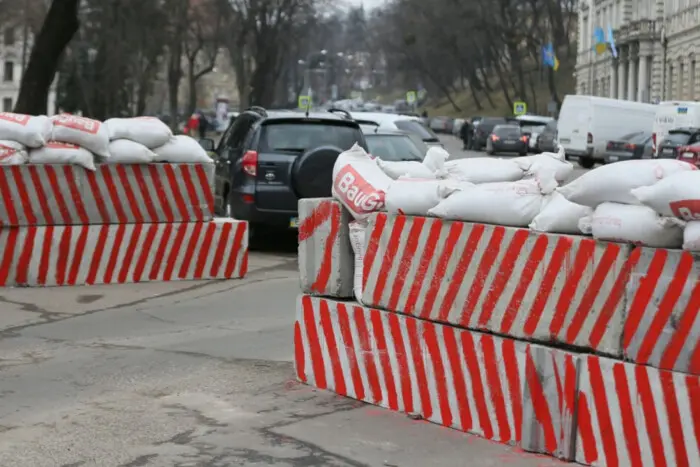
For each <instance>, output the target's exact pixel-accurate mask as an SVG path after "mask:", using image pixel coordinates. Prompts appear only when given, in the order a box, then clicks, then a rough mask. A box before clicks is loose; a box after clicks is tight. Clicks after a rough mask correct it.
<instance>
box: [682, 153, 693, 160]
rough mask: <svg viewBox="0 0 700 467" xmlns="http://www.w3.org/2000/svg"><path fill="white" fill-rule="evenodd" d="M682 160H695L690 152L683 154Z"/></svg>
mask: <svg viewBox="0 0 700 467" xmlns="http://www.w3.org/2000/svg"><path fill="white" fill-rule="evenodd" d="M683 159H695V154H693V153H692V152H684V153H683Z"/></svg>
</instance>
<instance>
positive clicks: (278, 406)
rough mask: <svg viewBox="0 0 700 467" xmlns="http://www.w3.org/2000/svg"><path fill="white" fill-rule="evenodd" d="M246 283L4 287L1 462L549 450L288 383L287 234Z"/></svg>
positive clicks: (291, 270)
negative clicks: (509, 442)
mask: <svg viewBox="0 0 700 467" xmlns="http://www.w3.org/2000/svg"><path fill="white" fill-rule="evenodd" d="M259 246H261V247H262V251H256V252H254V253H251V257H250V262H249V265H250V273H249V275H248V277H246V278H245V279H244V280H235V281H213V282H181V283H178V282H170V283H156V284H130V285H121V286H92V287H66V288H37V289H28V288H15V289H0V466H2V467H59V466H60V467H79V466H86V467H87V466H99V467H117V466H119V467H143V466H156V467H187V466H189V467H195V466H197V467H205V466H216V467H224V466H236V465H242V466H267V465H275V466H291V467H306V466H401V467H412V466H416V467H425V466H435V467H439V466H445V467H450V466H464V465H469V466H470V467H490V466H494V467H495V466H501V465H503V464H508V465H512V466H528V467H545V466H550V465H561V463H560V462H557V461H555V460H553V459H550V458H546V457H542V456H535V455H531V454H525V453H522V452H519V451H517V450H515V449H513V448H510V447H507V446H502V445H499V444H495V443H491V442H488V441H485V440H482V439H480V438H478V437H475V436H469V435H465V434H463V433H460V432H457V431H455V430H450V429H446V428H442V427H438V426H436V425H432V424H430V423H427V422H423V421H415V420H412V419H409V418H408V417H405V416H403V415H400V414H396V413H391V412H389V411H386V410H383V409H379V408H376V407H373V406H368V405H365V404H362V403H359V402H356V401H352V400H349V399H345V398H341V397H338V396H335V395H333V394H330V393H327V392H323V391H317V390H315V389H313V388H310V387H307V386H304V385H301V384H299V383H297V382H296V381H295V380H294V376H293V375H294V372H293V365H292V363H291V362H292V357H293V350H292V323H293V320H294V313H295V302H296V297H297V295H298V294H299V285H298V274H297V262H296V246H297V244H296V239H295V237H294V235H293V234H292V235H287V236H282V237H275V238H270V239H266V241H265V242H263V244H261V245H259Z"/></svg>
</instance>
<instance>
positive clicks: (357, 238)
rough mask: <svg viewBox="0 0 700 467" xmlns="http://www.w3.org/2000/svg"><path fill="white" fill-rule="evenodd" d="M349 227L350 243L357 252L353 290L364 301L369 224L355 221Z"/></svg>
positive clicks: (358, 299)
mask: <svg viewBox="0 0 700 467" xmlns="http://www.w3.org/2000/svg"><path fill="white" fill-rule="evenodd" d="M349 227H350V244H351V245H352V251H353V253H354V254H355V275H354V276H353V283H352V290H353V293H354V294H355V300H357V301H358V302H360V303H362V274H363V271H364V268H363V265H364V261H365V234H366V232H367V226H365V225H364V224H362V223H360V222H357V221H353V222H350V225H349Z"/></svg>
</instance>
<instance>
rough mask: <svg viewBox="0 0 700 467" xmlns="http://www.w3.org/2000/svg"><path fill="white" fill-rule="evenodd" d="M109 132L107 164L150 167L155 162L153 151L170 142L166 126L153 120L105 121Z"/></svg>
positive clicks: (115, 119) (127, 119) (142, 118)
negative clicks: (144, 165)
mask: <svg viewBox="0 0 700 467" xmlns="http://www.w3.org/2000/svg"><path fill="white" fill-rule="evenodd" d="M105 125H106V126H107V131H108V132H109V152H110V157H109V159H107V160H106V161H105V162H107V163H110V164H150V163H153V162H156V157H157V156H156V153H155V152H153V150H154V149H155V148H159V147H161V146H163V145H164V144H167V143H168V142H169V141H170V140H171V139H172V138H173V132H172V131H170V128H169V127H168V125H166V124H165V123H163V122H162V121H160V120H159V119H157V118H155V117H136V118H110V119H109V120H107V121H105Z"/></svg>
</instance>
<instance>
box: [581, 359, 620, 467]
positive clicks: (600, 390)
mask: <svg viewBox="0 0 700 467" xmlns="http://www.w3.org/2000/svg"><path fill="white" fill-rule="evenodd" d="M588 377H589V378H590V383H591V394H592V395H593V403H594V405H595V411H596V415H597V418H598V425H599V428H600V432H601V433H610V434H612V433H614V432H615V426H613V424H612V420H611V418H610V412H609V410H610V404H609V402H608V396H607V394H606V393H605V380H604V378H603V372H602V371H601V369H600V360H599V359H598V358H596V357H588ZM602 438H603V439H602V443H603V452H604V453H605V463H606V465H609V466H616V465H618V464H619V459H618V457H617V448H616V447H615V438H614V437H613V436H603V437H602Z"/></svg>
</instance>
